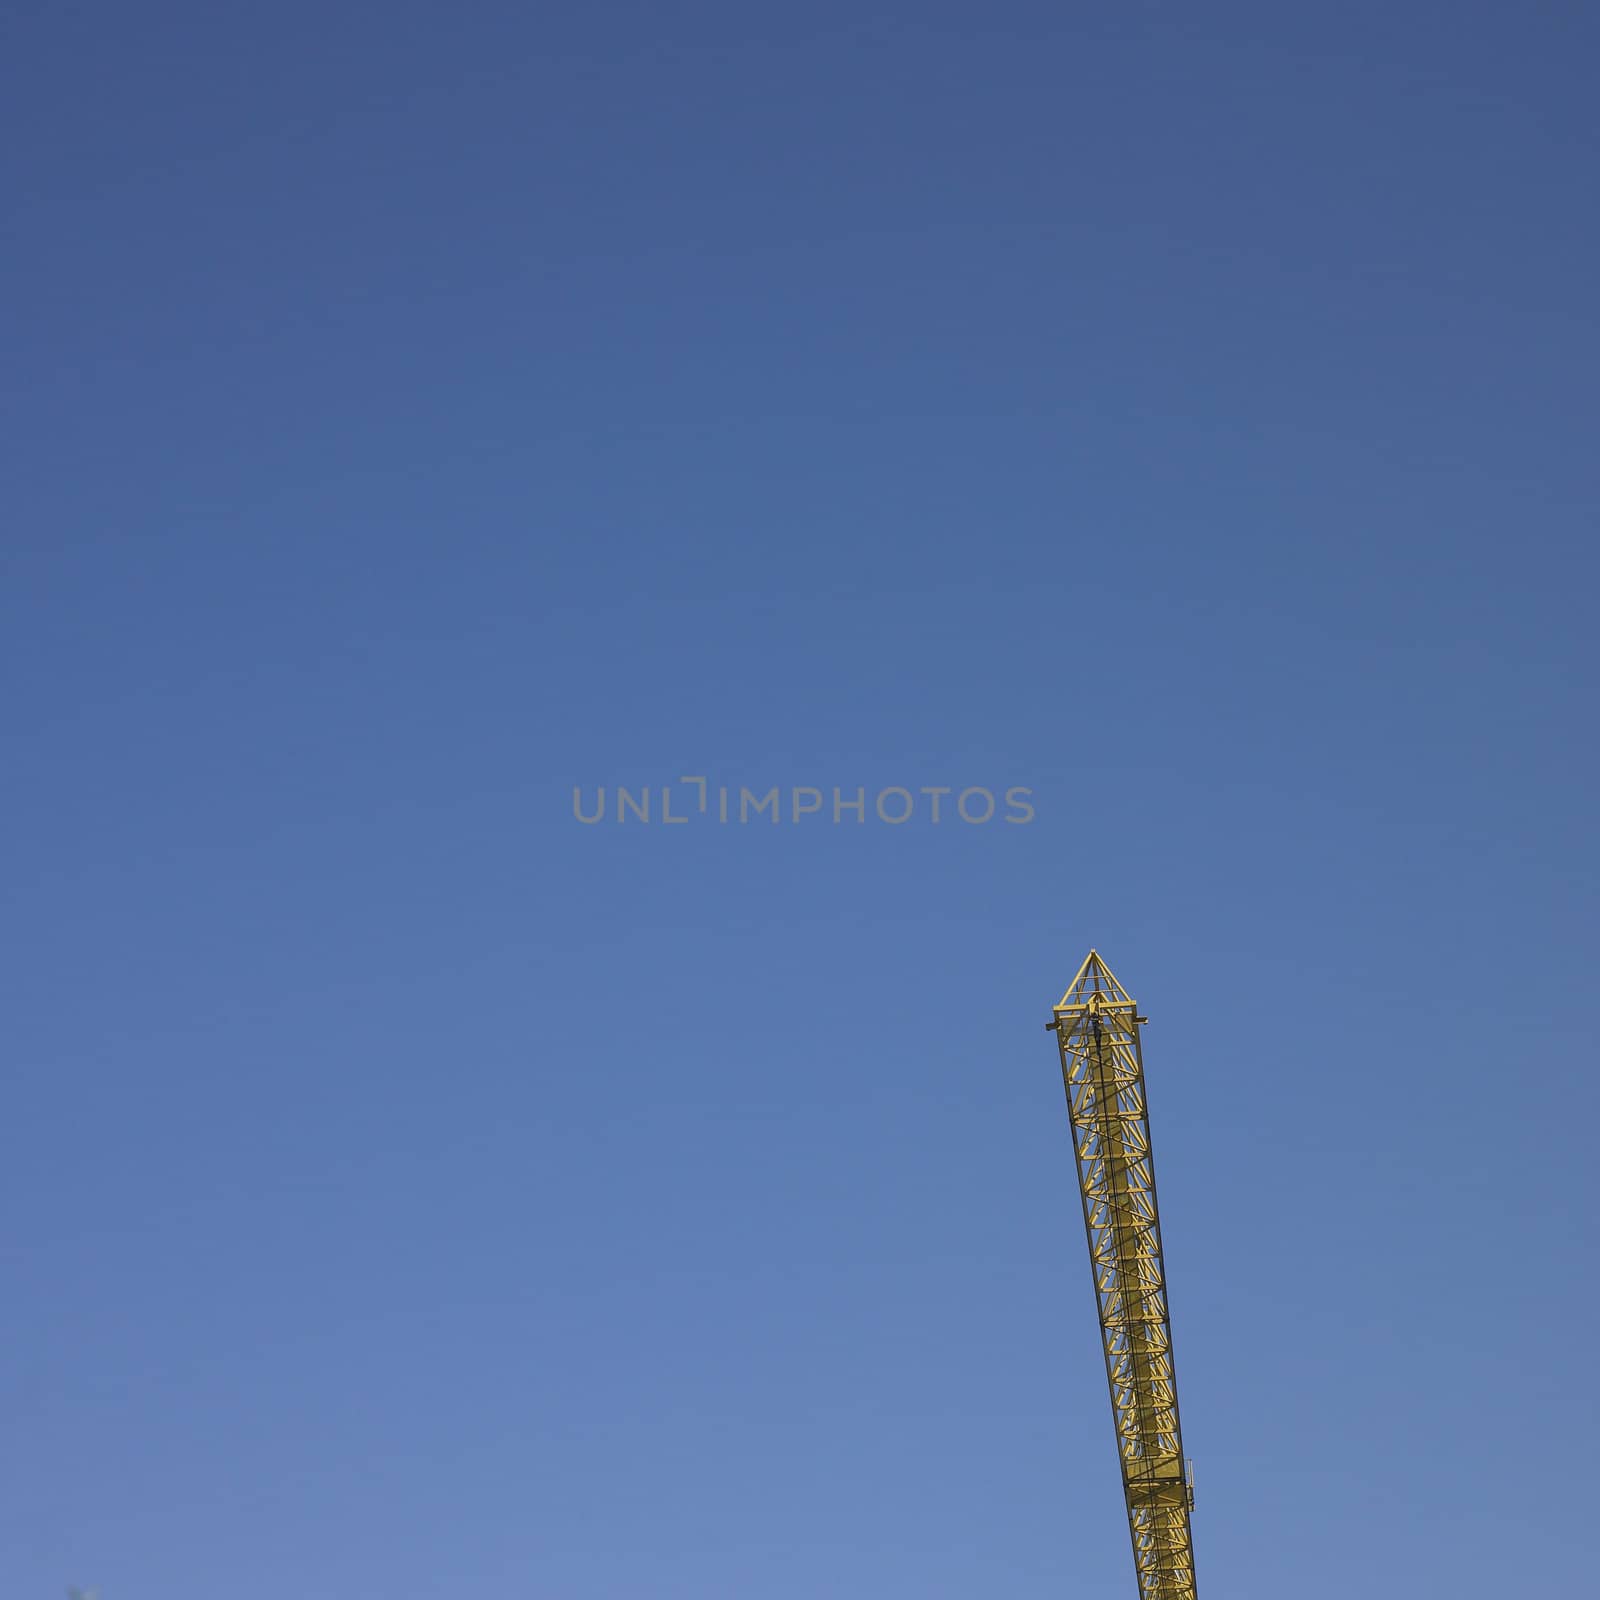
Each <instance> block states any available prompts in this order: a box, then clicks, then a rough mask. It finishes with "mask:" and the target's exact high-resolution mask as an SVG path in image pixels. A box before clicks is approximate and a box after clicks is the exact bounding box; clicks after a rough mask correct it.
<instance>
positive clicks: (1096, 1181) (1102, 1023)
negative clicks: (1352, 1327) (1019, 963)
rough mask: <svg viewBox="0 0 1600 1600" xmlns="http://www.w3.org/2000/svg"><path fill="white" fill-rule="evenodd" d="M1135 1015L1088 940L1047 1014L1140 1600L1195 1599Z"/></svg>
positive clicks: (1189, 1484)
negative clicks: (1057, 1055) (1067, 1118)
mask: <svg viewBox="0 0 1600 1600" xmlns="http://www.w3.org/2000/svg"><path fill="white" fill-rule="evenodd" d="M1145 1021H1146V1019H1145V1018H1144V1017H1142V1016H1140V1015H1139V1011H1138V1007H1137V1006H1136V1005H1135V1004H1134V1002H1133V999H1132V997H1131V996H1130V995H1129V994H1128V992H1127V990H1126V989H1124V988H1123V987H1122V985H1121V984H1120V983H1118V982H1117V980H1116V978H1115V977H1114V976H1113V975H1112V973H1111V969H1110V968H1109V967H1107V966H1106V964H1105V963H1104V962H1103V961H1102V960H1101V959H1100V957H1099V955H1098V954H1097V953H1096V952H1095V951H1093V950H1091V951H1090V952H1089V955H1088V958H1087V959H1086V960H1085V961H1084V963H1083V965H1082V966H1081V967H1080V968H1079V969H1078V975H1077V977H1075V978H1074V979H1073V980H1072V983H1071V986H1070V987H1069V988H1068V989H1067V992H1066V993H1065V994H1064V995H1063V996H1062V997H1061V1000H1060V1002H1059V1003H1058V1004H1057V1006H1056V1008H1055V1016H1054V1017H1053V1019H1052V1020H1051V1021H1050V1022H1049V1023H1048V1024H1047V1026H1048V1027H1049V1028H1050V1030H1051V1032H1053V1033H1054V1034H1055V1036H1056V1042H1057V1044H1058V1045H1059V1046H1060V1049H1061V1077H1062V1081H1063V1082H1064V1083H1065V1085H1066V1090H1067V1108H1068V1111H1069V1113H1070V1115H1071V1118H1072V1133H1073V1145H1074V1148H1075V1150H1076V1152H1077V1163H1078V1189H1079V1192H1080V1194H1081V1196H1082V1199H1083V1223H1084V1229H1085V1231H1086V1232H1087V1234H1088V1238H1089V1261H1090V1266H1091V1268H1092V1270H1093V1273H1094V1288H1095V1305H1096V1308H1097V1310H1098V1312H1099V1318H1100V1338H1101V1344H1102V1346H1103V1348H1104V1351H1105V1359H1106V1381H1107V1382H1108V1384H1109V1385H1110V1388H1111V1411H1112V1417H1113V1420H1114V1422H1115V1425H1116V1433H1117V1453H1118V1455H1119V1457H1120V1459H1121V1462H1122V1488H1123V1495H1124V1497H1125V1499H1126V1501H1127V1507H1128V1528H1129V1531H1130V1533H1131V1534H1132V1537H1133V1561H1134V1566H1135V1568H1136V1569H1137V1572H1138V1576H1139V1596H1140V1600H1194V1595H1195V1580H1194V1549H1193V1543H1192V1538H1191V1531H1190V1526H1189V1513H1190V1511H1191V1510H1192V1509H1193V1506H1194V1486H1193V1474H1192V1472H1191V1471H1190V1470H1189V1466H1188V1462H1187V1460H1186V1459H1185V1457H1184V1454H1183V1431H1182V1429H1181V1428H1180V1427H1179V1425H1178V1393H1177V1385H1176V1378H1175V1375H1174V1372H1173V1363H1172V1324H1171V1321H1170V1320H1169V1317H1168V1313H1167V1286H1166V1270H1165V1267H1164V1265H1163V1262H1162V1257H1161V1220H1160V1213H1159V1211H1158V1209H1157V1206H1156V1175H1155V1167H1154V1163H1153V1161H1152V1158H1151V1153H1150V1119H1149V1114H1148V1111H1147V1109H1146V1103H1145V1087H1144V1057H1143V1054H1142V1052H1141V1049H1140V1044H1139V1028H1140V1025H1141V1024H1142V1023H1143V1022H1145Z"/></svg>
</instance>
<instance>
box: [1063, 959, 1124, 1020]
mask: <svg viewBox="0 0 1600 1600" xmlns="http://www.w3.org/2000/svg"><path fill="white" fill-rule="evenodd" d="M1095 997H1098V1001H1097V1003H1095V1004H1094V1009H1095V1010H1099V1008H1100V1007H1101V1006H1105V1005H1118V1006H1131V1005H1132V1004H1133V996H1132V995H1131V994H1129V993H1128V991H1127V990H1126V989H1124V988H1123V987H1122V985H1121V984H1120V983H1118V982H1117V979H1116V974H1115V973H1113V972H1112V970H1111V968H1110V967H1108V966H1107V965H1106V964H1105V962H1104V961H1102V960H1101V959H1100V952H1099V951H1098V950H1091V951H1090V952H1089V953H1088V955H1086V956H1085V957H1084V958H1083V965H1082V966H1081V967H1079V968H1078V975H1077V977H1075V978H1074V979H1073V980H1072V982H1071V983H1069V984H1068V985H1067V992H1066V993H1065V994H1064V995H1062V997H1061V998H1060V999H1059V1000H1058V1001H1056V1010H1057V1011H1062V1010H1065V1009H1066V1008H1067V1007H1068V1006H1073V1007H1078V1006H1087V1005H1090V1004H1091V1003H1093V1002H1094V1001H1095Z"/></svg>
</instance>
